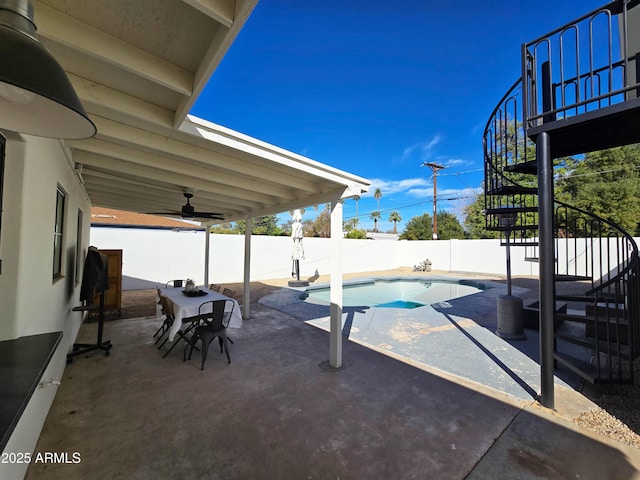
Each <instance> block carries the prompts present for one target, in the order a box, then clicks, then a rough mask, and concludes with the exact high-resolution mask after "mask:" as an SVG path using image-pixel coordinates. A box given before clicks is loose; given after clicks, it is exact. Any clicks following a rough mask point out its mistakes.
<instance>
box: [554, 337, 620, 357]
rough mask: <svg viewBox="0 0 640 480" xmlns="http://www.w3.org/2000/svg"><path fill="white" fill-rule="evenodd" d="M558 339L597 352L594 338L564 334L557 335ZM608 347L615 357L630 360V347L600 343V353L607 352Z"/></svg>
mask: <svg viewBox="0 0 640 480" xmlns="http://www.w3.org/2000/svg"><path fill="white" fill-rule="evenodd" d="M556 339H557V340H562V341H564V342H568V343H572V344H574V345H580V346H582V347H586V348H590V349H591V350H593V351H595V350H596V340H595V339H594V338H592V337H576V336H575V335H567V334H562V333H556ZM607 345H609V346H610V347H612V348H611V352H612V354H613V355H615V356H619V357H621V358H624V359H628V358H629V354H630V349H629V345H619V344H616V343H611V342H610V343H607V342H605V341H602V340H601V341H600V342H599V351H600V352H603V351H607Z"/></svg>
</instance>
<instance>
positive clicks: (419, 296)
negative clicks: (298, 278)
mask: <svg viewBox="0 0 640 480" xmlns="http://www.w3.org/2000/svg"><path fill="white" fill-rule="evenodd" d="M484 289H485V287H484V285H483V284H481V283H475V282H470V281H467V280H447V279H429V280H425V279H424V278H415V279H413V278H411V279H397V278H396V279H370V280H360V281H354V282H349V283H345V284H344V285H343V286H342V306H343V307H361V306H367V307H381V308H417V307H422V306H424V305H429V304H432V303H440V302H445V301H447V300H452V299H454V298H459V297H464V296H466V295H472V294H474V293H478V292H481V291H482V290H484ZM301 298H302V299H303V300H304V301H306V302H308V303H314V304H317V305H329V304H330V301H329V287H328V286H326V287H317V288H308V289H307V290H306V291H305V292H304V293H303V294H302V295H301Z"/></svg>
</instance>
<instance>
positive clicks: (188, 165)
mask: <svg viewBox="0 0 640 480" xmlns="http://www.w3.org/2000/svg"><path fill="white" fill-rule="evenodd" d="M86 146H87V148H86V150H83V151H78V150H76V152H77V153H78V155H79V157H78V158H77V159H76V161H77V162H79V163H87V164H90V165H95V166H96V167H103V168H109V169H115V168H120V166H123V167H124V168H126V165H124V164H122V163H118V162H124V163H126V164H129V165H132V166H133V165H135V166H139V167H148V168H149V169H153V170H154V171H157V176H160V175H162V174H168V175H172V176H173V175H178V176H180V177H181V178H184V177H185V176H190V177H193V178H194V179H198V180H200V182H199V183H201V182H211V183H215V184H221V185H225V186H233V187H235V188H237V189H239V190H246V191H249V192H255V191H257V190H259V191H260V192H261V193H263V194H265V195H268V196H271V197H278V198H280V197H283V198H296V197H297V195H298V192H296V190H294V189H293V188H287V187H285V186H282V185H277V184H269V183H268V182H264V183H262V182H261V179H260V177H259V176H251V177H248V176H241V175H237V174H233V173H229V172H228V171H226V170H223V169H217V168H215V167H211V166H207V165H202V164H200V163H194V162H189V161H185V160H183V159H174V158H168V157H165V156H163V155H162V154H160V153H156V154H151V153H148V152H144V151H140V150H132V149H129V148H126V147H122V146H118V145H113V146H112V145H111V144H108V143H105V142H91V143H88V144H86ZM91 157H94V158H98V159H100V160H94V161H91V160H90V158H91ZM85 159H86V161H85ZM96 162H102V163H96ZM112 162H113V163H112ZM116 166H117V167H116ZM172 183H179V182H176V181H174V182H172ZM258 184H260V187H259V189H258V187H257V185H258ZM183 185H184V186H185V187H190V186H192V185H191V184H183ZM202 188H205V187H202ZM209 190H210V188H209Z"/></svg>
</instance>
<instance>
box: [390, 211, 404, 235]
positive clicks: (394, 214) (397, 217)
mask: <svg viewBox="0 0 640 480" xmlns="http://www.w3.org/2000/svg"><path fill="white" fill-rule="evenodd" d="M389 221H390V222H393V233H398V231H397V225H398V222H400V221H402V217H401V216H400V214H399V213H398V212H396V211H393V212H391V213H390V214H389Z"/></svg>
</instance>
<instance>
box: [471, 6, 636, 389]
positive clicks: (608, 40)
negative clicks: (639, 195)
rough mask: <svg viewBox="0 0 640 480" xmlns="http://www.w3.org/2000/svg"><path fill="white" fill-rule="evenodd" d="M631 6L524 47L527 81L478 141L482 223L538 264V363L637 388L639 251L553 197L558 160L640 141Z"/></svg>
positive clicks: (610, 226)
mask: <svg viewBox="0 0 640 480" xmlns="http://www.w3.org/2000/svg"><path fill="white" fill-rule="evenodd" d="M638 3H640V0H618V1H614V2H611V3H609V4H607V5H605V6H604V7H602V8H600V9H597V10H595V11H593V12H590V13H589V14H587V15H584V16H582V17H580V18H578V19H577V20H575V21H573V22H571V23H569V24H567V25H564V26H562V27H560V28H558V29H556V30H554V31H553V32H551V33H549V34H547V35H544V36H543V37H540V38H538V39H536V40H534V41H532V42H529V43H526V44H524V45H523V46H522V76H521V77H520V79H518V81H517V82H515V83H514V84H513V86H512V87H511V88H510V89H509V91H508V92H507V93H506V94H505V95H504V97H503V98H502V99H501V100H500V102H499V104H498V105H497V107H496V108H495V109H494V111H493V113H492V114H491V117H490V119H489V121H488V122H487V126H486V128H485V132H484V137H483V144H484V162H485V163H484V165H485V178H484V187H485V213H486V228H487V229H488V230H493V231H498V232H501V239H502V243H503V244H504V245H506V246H508V247H522V248H523V254H524V256H525V259H526V260H528V261H531V262H537V263H538V264H539V266H540V267H539V268H540V292H541V293H540V299H539V302H536V303H537V305H533V306H526V307H527V308H529V309H537V311H538V314H537V318H538V322H535V323H536V325H535V327H537V328H539V329H540V337H541V350H543V351H542V353H541V357H542V358H541V364H542V362H543V361H544V359H545V352H544V344H545V342H546V344H547V345H548V346H549V348H548V350H549V353H547V354H546V358H547V363H551V364H552V367H551V369H552V370H553V368H566V369H570V370H572V371H574V372H575V373H577V374H579V375H580V376H581V377H583V378H584V379H585V380H587V381H589V382H591V383H628V382H632V381H633V378H634V377H633V361H634V359H636V358H637V357H638V355H640V285H639V277H638V274H639V273H640V260H639V257H638V247H637V245H636V242H635V241H634V239H633V238H632V237H631V236H630V235H629V234H628V233H626V232H625V231H624V230H622V228H620V227H619V226H617V225H615V224H614V223H612V222H610V221H607V220H605V219H603V218H599V217H597V216H595V215H593V214H592V213H590V212H587V211H584V210H581V209H578V208H575V207H572V206H571V205H568V204H566V203H562V202H559V201H557V200H555V199H554V165H557V164H558V160H559V159H561V158H563V157H568V156H576V155H580V154H584V153H587V152H591V151H597V150H603V149H606V148H612V147H616V146H621V145H627V144H632V143H637V142H640V83H638V79H639V78H640V53H639V52H640V33H639V32H640V8H635V7H636V6H637V5H638ZM631 26H633V28H632V27H631ZM543 370H544V366H543ZM543 382H544V380H543ZM543 388H544V385H543Z"/></svg>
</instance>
